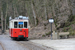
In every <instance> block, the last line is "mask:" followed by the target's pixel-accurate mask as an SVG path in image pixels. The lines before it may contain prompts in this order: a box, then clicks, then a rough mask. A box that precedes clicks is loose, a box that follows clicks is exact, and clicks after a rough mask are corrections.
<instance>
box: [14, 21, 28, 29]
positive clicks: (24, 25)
mask: <svg viewBox="0 0 75 50" xmlns="http://www.w3.org/2000/svg"><path fill="white" fill-rule="evenodd" d="M14 28H27V22H14Z"/></svg>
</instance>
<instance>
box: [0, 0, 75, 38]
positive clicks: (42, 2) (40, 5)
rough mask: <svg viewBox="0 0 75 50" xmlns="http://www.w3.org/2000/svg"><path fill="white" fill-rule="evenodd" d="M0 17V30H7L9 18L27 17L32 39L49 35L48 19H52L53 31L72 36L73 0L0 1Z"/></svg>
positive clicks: (74, 6)
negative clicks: (69, 33)
mask: <svg viewBox="0 0 75 50" xmlns="http://www.w3.org/2000/svg"><path fill="white" fill-rule="evenodd" d="M0 15H1V16H0V17H1V25H2V26H1V29H2V30H6V29H7V28H8V25H9V17H10V16H12V18H15V17H17V16H19V15H22V16H27V17H29V23H30V27H31V28H30V31H29V33H30V34H29V37H32V38H34V37H38V38H39V37H44V36H45V35H49V34H50V23H49V22H48V20H49V19H50V18H53V19H54V23H53V25H52V27H53V30H54V31H58V32H62V31H69V32H71V34H74V33H73V32H74V29H75V27H74V25H75V24H74V22H75V20H74V19H75V18H74V17H75V0H0ZM46 37H48V36H46Z"/></svg>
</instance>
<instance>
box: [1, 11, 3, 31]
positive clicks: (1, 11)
mask: <svg viewBox="0 0 75 50" xmlns="http://www.w3.org/2000/svg"><path fill="white" fill-rule="evenodd" d="M1 28H2V31H3V12H2V11H1Z"/></svg>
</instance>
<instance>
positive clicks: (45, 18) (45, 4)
mask: <svg viewBox="0 0 75 50" xmlns="http://www.w3.org/2000/svg"><path fill="white" fill-rule="evenodd" d="M44 9H45V19H46V20H47V10H46V0H44Z"/></svg>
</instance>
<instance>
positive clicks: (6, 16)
mask: <svg viewBox="0 0 75 50" xmlns="http://www.w3.org/2000/svg"><path fill="white" fill-rule="evenodd" d="M7 11H8V4H7V8H6V15H5V31H6V18H7Z"/></svg>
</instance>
